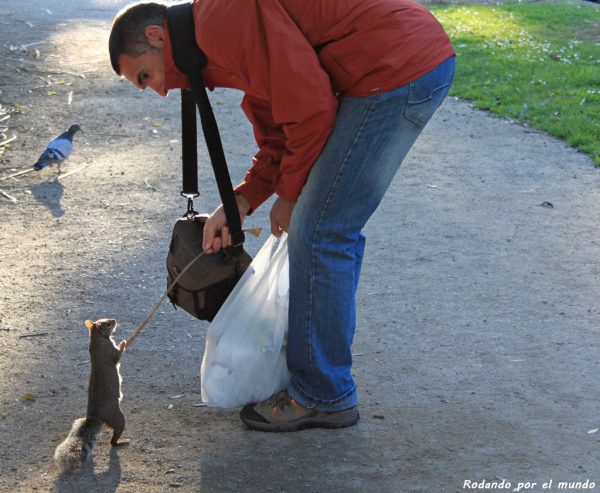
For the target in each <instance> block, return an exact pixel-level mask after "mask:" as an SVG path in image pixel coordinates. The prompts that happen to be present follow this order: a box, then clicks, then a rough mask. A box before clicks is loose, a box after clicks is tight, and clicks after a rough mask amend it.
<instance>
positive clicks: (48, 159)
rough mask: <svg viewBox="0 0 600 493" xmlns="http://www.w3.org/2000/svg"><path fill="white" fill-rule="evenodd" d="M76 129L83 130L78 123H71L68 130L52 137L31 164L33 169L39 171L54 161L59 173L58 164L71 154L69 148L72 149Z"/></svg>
mask: <svg viewBox="0 0 600 493" xmlns="http://www.w3.org/2000/svg"><path fill="white" fill-rule="evenodd" d="M78 131H83V130H81V127H80V126H79V125H77V124H75V125H71V126H70V127H69V130H67V131H66V132H63V133H62V134H60V135H59V136H58V137H55V138H54V139H52V140H51V141H50V142H49V143H48V145H47V146H46V149H45V150H44V152H43V153H42V155H41V156H40V157H39V159H38V160H37V162H36V163H35V164H34V165H33V169H35V170H36V171H39V170H41V169H44V168H45V167H46V166H49V165H51V164H54V163H56V164H57V165H58V173H59V174H60V165H61V164H62V162H63V161H64V160H65V159H67V158H68V157H69V155H70V154H71V150H72V149H73V135H74V134H75V132H78Z"/></svg>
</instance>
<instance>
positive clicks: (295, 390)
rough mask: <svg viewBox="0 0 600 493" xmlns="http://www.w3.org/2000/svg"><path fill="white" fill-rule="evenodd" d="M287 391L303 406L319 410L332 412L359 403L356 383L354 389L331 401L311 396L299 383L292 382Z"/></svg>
mask: <svg viewBox="0 0 600 493" xmlns="http://www.w3.org/2000/svg"><path fill="white" fill-rule="evenodd" d="M287 392H288V394H289V395H290V396H291V398H292V399H294V400H295V401H297V402H298V403H299V404H300V405H301V406H304V407H306V408H309V409H314V410H315V411H318V412H324V413H331V412H336V411H343V410H344V409H350V408H351V407H354V406H356V405H358V391H357V389H356V385H354V387H352V389H351V390H349V391H348V392H346V393H345V394H343V395H341V396H340V397H338V398H336V399H333V400H331V401H327V400H323V399H319V398H317V397H314V396H311V395H310V394H308V393H307V392H306V391H304V390H303V389H301V388H300V387H299V386H298V385H294V384H293V383H290V385H289V386H288V388H287Z"/></svg>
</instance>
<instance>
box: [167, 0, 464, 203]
mask: <svg viewBox="0 0 600 493" xmlns="http://www.w3.org/2000/svg"><path fill="white" fill-rule="evenodd" d="M194 16H195V23H196V41H197V43H198V46H199V47H200V49H201V50H202V51H203V52H204V53H205V54H206V56H207V58H208V64H207V66H206V68H205V69H204V70H203V72H202V76H203V78H204V83H205V85H206V86H207V87H209V88H210V89H214V88H215V87H231V88H235V89H240V90H242V91H243V92H244V93H245V96H244V99H243V101H242V109H243V111H244V113H245V114H246V116H247V117H248V118H249V119H250V121H251V123H252V126H253V128H254V135H255V138H256V142H257V144H258V147H259V151H258V153H257V154H256V155H255V156H254V159H253V164H252V167H251V169H250V170H249V171H248V173H247V174H246V177H245V179H244V182H243V183H242V184H240V185H239V186H238V187H236V190H237V191H238V192H240V193H241V194H243V195H244V196H245V197H246V198H247V199H248V201H249V202H250V205H251V206H252V210H254V209H256V208H257V207H258V206H259V205H260V204H261V203H262V202H264V201H265V200H266V199H267V198H269V197H270V196H271V195H272V194H273V193H277V195H279V196H280V197H281V198H283V199H285V200H289V201H292V202H295V201H296V200H297V199H298V196H299V195H300V192H301V190H302V187H303V186H304V183H305V182H306V179H307V177H308V173H309V171H310V169H311V167H312V166H313V164H314V162H315V160H316V159H317V157H318V156H319V154H320V153H321V150H322V149H323V146H324V145H325V143H326V141H327V138H328V137H329V134H330V133H331V130H332V128H333V125H334V123H335V117H336V110H337V107H338V97H339V96H353V97H361V96H369V95H372V94H376V93H380V92H386V91H389V90H391V89H394V88H397V87H399V86H402V85H404V84H407V83H409V82H411V81H413V80H415V79H417V78H419V77H420V76H421V75H423V74H425V73H426V72H428V71H429V70H431V69H433V68H434V67H436V66H437V65H439V64H440V63H441V62H443V61H444V60H446V59H447V58H449V57H450V56H452V55H454V54H455V52H454V49H453V48H452V45H451V44H450V40H449V39H448V36H447V35H446V33H445V32H444V30H443V29H442V27H441V26H440V24H439V23H438V22H437V20H436V19H435V18H434V17H433V15H432V14H431V13H430V12H429V11H428V10H427V9H426V8H424V7H422V6H421V5H419V4H417V3H415V2H413V1H412V0H195V2H194ZM165 83H166V88H167V89H173V88H176V87H188V81H187V77H186V76H184V75H183V74H182V73H181V72H179V71H178V70H177V68H176V67H175V64H174V62H173V57H172V51H171V45H170V42H169V37H168V36H167V37H166V40H165Z"/></svg>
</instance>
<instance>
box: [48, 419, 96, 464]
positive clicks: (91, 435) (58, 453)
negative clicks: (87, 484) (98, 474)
mask: <svg viewBox="0 0 600 493" xmlns="http://www.w3.org/2000/svg"><path fill="white" fill-rule="evenodd" d="M100 428H102V421H100V420H99V419H94V418H79V419H76V420H75V421H74V422H73V426H72V427H71V431H70V432H69V434H68V435H67V438H65V440H64V442H62V443H61V444H60V445H59V446H58V447H56V450H55V451H54V461H55V463H56V464H57V465H58V466H59V467H60V468H61V469H62V470H63V471H68V470H77V469H81V467H82V466H83V464H84V463H85V461H86V460H87V459H88V458H89V456H90V454H91V452H92V448H93V447H94V442H95V441H96V435H97V434H98V432H99V431H100Z"/></svg>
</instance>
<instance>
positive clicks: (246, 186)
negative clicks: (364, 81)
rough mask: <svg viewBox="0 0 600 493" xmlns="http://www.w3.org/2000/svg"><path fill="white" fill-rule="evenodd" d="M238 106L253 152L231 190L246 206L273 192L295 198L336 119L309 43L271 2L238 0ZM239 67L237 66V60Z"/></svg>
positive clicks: (332, 98) (327, 83)
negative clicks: (243, 87)
mask: <svg viewBox="0 0 600 493" xmlns="http://www.w3.org/2000/svg"><path fill="white" fill-rule="evenodd" d="M237 5H238V6H239V8H240V11H243V12H240V13H241V14H242V15H243V16H244V17H243V22H241V24H240V29H241V33H240V36H241V39H240V42H241V44H240V45H239V46H240V49H241V50H242V59H241V60H240V61H238V63H239V64H241V68H240V72H241V74H242V77H244V78H245V79H246V82H247V84H248V87H249V88H251V93H252V96H251V97H250V96H246V98H245V100H244V102H243V104H242V107H243V108H244V111H245V112H246V115H247V116H248V117H249V119H250V120H251V122H252V125H253V127H254V133H255V137H256V140H257V143H258V146H259V152H258V154H257V155H256V156H255V158H254V161H253V166H252V168H251V169H250V170H249V171H248V174H247V175H246V178H245V182H244V183H243V184H242V185H240V186H239V187H238V188H237V190H238V191H239V192H240V193H242V194H243V195H244V196H246V198H248V200H249V202H250V203H251V205H252V207H253V209H254V208H256V207H258V205H259V203H262V201H264V200H266V198H268V195H267V193H269V192H270V193H269V194H271V193H272V192H273V191H275V192H276V193H277V195H279V196H280V197H281V198H282V199H285V200H288V201H291V202H296V201H297V199H298V196H299V195H300V192H301V191H302V187H303V186H304V184H305V182H306V179H307V177H308V174H309V172H310V169H311V167H312V166H313V164H314V163H315V161H316V159H317V157H318V156H319V154H320V153H321V151H322V149H323V147H324V145H325V143H326V141H327V138H328V137H329V134H330V133H331V130H332V128H333V125H334V122H335V114H336V111H337V105H338V102H337V98H336V97H335V95H334V94H333V91H332V88H331V81H330V79H329V76H328V75H327V73H326V72H325V71H324V70H323V69H322V67H321V66H320V64H319V60H318V58H317V55H316V53H315V51H314V49H313V47H312V46H310V44H309V43H308V41H307V40H306V38H305V37H304V35H303V34H302V32H301V31H300V29H299V28H298V26H297V25H296V24H295V23H294V21H293V20H292V19H291V18H290V16H289V15H288V13H287V12H286V11H285V9H284V8H283V7H282V5H281V3H280V2H279V1H276V0H238V1H237ZM238 66H239V65H238Z"/></svg>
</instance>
